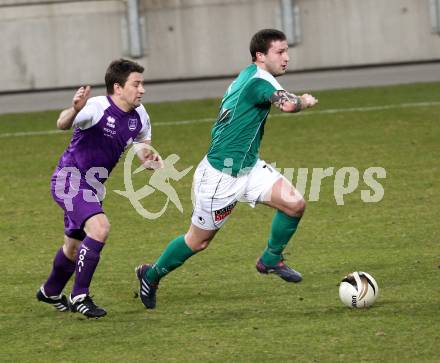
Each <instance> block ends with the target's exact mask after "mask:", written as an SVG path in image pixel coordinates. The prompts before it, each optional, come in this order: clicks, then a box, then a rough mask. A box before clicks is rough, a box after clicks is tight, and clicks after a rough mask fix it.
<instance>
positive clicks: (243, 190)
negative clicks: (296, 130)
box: [136, 29, 318, 309]
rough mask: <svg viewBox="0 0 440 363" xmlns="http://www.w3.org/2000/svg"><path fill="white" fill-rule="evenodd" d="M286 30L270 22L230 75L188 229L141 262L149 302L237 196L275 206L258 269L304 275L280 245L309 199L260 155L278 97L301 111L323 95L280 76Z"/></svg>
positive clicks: (294, 277)
mask: <svg viewBox="0 0 440 363" xmlns="http://www.w3.org/2000/svg"><path fill="white" fill-rule="evenodd" d="M287 51H288V45H287V41H286V36H285V35H284V33H282V32H280V31H278V30H275V29H264V30H261V31H259V32H258V33H256V34H255V35H254V36H253V37H252V40H251V43H250V53H251V56H252V62H253V63H252V64H250V65H249V66H247V67H246V68H245V69H243V70H242V71H241V72H240V74H239V75H238V77H237V78H236V79H235V80H234V81H233V82H232V83H231V85H230V86H229V88H228V90H227V91H226V93H225V95H224V97H223V100H222V102H221V105H220V112H219V114H218V116H217V120H216V122H215V124H214V127H213V129H212V132H211V144H210V147H209V151H208V153H207V155H206V156H205V157H204V159H203V160H202V161H201V162H200V164H199V165H198V167H197V169H196V171H195V174H194V183H193V188H194V197H195V201H194V211H193V215H192V218H191V225H190V227H189V230H188V232H187V233H186V234H185V235H181V236H178V237H177V238H175V239H173V240H172V241H171V242H170V243H169V244H168V246H167V247H166V249H165V250H164V251H163V253H162V255H161V256H160V257H159V259H158V260H157V261H156V262H155V263H154V264H152V265H149V264H144V265H140V266H138V267H137V268H136V275H137V277H138V279H139V282H140V297H141V300H142V303H143V304H144V305H145V307H146V308H148V309H153V308H154V307H155V306H156V290H157V287H158V284H159V281H160V279H161V278H163V277H164V276H165V275H167V274H168V273H170V272H171V271H173V270H174V269H176V268H177V267H179V266H181V265H182V264H183V263H184V262H185V261H186V260H187V259H188V258H190V257H191V256H192V255H194V254H195V253H197V252H199V251H202V250H204V249H205V248H207V247H208V245H209V242H210V241H211V240H212V239H213V238H214V236H215V234H216V233H217V231H218V230H219V229H220V227H221V226H222V225H223V224H224V223H225V221H226V220H227V219H228V218H229V215H230V214H231V213H232V210H233V209H234V207H235V205H236V204H237V202H245V203H249V204H250V205H251V206H252V207H254V206H255V204H256V203H261V204H264V205H267V206H269V207H272V208H274V209H275V210H276V211H275V215H274V217H273V221H272V227H271V231H270V236H269V239H268V243H267V247H266V249H265V250H264V251H263V253H262V255H261V257H260V258H259V259H258V261H257V265H256V268H257V270H258V272H260V273H263V274H267V273H274V274H276V275H278V276H280V277H281V278H282V279H283V280H285V281H288V282H300V281H301V280H302V276H301V274H300V273H299V272H297V271H295V270H294V269H292V268H290V267H289V266H287V265H286V264H285V263H284V261H283V255H282V252H283V250H284V249H285V247H286V245H287V243H288V242H289V240H290V239H291V237H292V235H293V234H294V233H295V231H296V229H297V226H298V223H299V221H300V219H301V217H302V215H303V213H304V209H305V202H304V199H303V197H302V196H301V195H300V193H299V192H298V191H297V190H296V189H295V187H294V186H293V185H292V184H291V183H290V181H288V180H287V179H286V178H284V177H283V176H282V175H281V174H280V173H279V172H278V171H276V170H275V169H273V168H272V167H271V166H270V165H267V164H266V163H265V162H264V161H263V160H260V159H259V148H260V143H261V139H262V137H263V133H264V126H265V124H266V120H267V116H268V114H269V111H270V108H271V106H272V105H274V106H275V107H277V108H279V109H280V110H281V111H283V112H299V111H301V110H304V109H306V108H309V107H313V106H314V105H315V104H316V103H317V102H318V101H317V100H316V99H315V98H314V97H313V96H311V95H309V94H303V95H302V96H296V95H294V94H292V93H289V92H288V91H286V90H284V89H283V87H281V85H280V84H279V83H278V82H277V80H276V79H275V77H277V76H281V75H283V74H284V73H285V72H286V70H287V65H288V61H289V55H288V52H287Z"/></svg>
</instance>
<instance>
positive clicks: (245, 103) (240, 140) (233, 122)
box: [207, 64, 283, 176]
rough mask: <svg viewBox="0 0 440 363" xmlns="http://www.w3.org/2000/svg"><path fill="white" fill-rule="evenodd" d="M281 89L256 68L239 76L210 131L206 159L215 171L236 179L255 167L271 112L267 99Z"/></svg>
mask: <svg viewBox="0 0 440 363" xmlns="http://www.w3.org/2000/svg"><path fill="white" fill-rule="evenodd" d="M282 89H283V88H282V87H281V85H280V84H279V83H278V82H277V81H276V80H275V78H274V77H273V76H272V75H271V74H270V73H269V72H267V71H265V70H263V69H261V68H259V67H257V66H256V65H255V64H250V65H249V66H248V67H246V68H245V69H243V70H242V71H241V72H240V74H239V75H238V77H237V78H236V79H235V80H234V81H233V82H232V83H231V85H230V86H229V88H228V90H227V91H226V93H225V95H224V96H223V100H222V102H221V105H220V112H219V114H218V116H217V120H216V122H215V124H214V127H213V128H212V131H211V144H210V147H209V151H208V154H207V157H208V161H209V163H210V164H211V165H212V166H213V167H214V168H216V169H217V170H220V171H224V170H227V172H228V173H230V174H231V175H233V176H237V175H238V174H239V173H240V171H241V170H243V169H247V168H249V169H250V168H251V167H253V166H254V165H255V163H256V162H257V160H258V157H259V149H260V143H261V139H262V137H263V134H264V125H265V123H266V119H267V116H268V115H269V112H270V106H271V102H270V97H271V96H272V94H273V93H274V92H275V91H277V90H282ZM244 171H245V170H243V172H244Z"/></svg>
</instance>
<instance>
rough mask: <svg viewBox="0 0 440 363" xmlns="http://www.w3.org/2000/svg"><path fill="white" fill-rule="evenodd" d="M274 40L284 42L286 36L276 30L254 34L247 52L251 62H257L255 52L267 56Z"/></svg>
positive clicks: (265, 30) (266, 30)
mask: <svg viewBox="0 0 440 363" xmlns="http://www.w3.org/2000/svg"><path fill="white" fill-rule="evenodd" d="M274 40H281V41H283V40H286V35H285V34H284V33H283V32H282V31H279V30H276V29H263V30H260V31H259V32H258V33H256V34H255V35H254V36H253V37H252V39H251V44H250V45H249V51H250V52H251V56H252V62H255V61H256V60H257V52H259V53H263V54H267V51H268V50H269V48H270V43H272V42H273V41H274Z"/></svg>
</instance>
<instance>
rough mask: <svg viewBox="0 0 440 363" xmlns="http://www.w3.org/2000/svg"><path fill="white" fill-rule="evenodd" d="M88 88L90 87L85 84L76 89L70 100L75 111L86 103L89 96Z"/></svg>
mask: <svg viewBox="0 0 440 363" xmlns="http://www.w3.org/2000/svg"><path fill="white" fill-rule="evenodd" d="M90 90H91V87H90V86H86V87H80V88H78V91H76V93H75V95H74V96H73V100H72V106H73V108H74V109H75V111H76V112H79V111H81V110H82V108H83V107H84V105H85V104H86V102H87V100H88V99H89V97H90Z"/></svg>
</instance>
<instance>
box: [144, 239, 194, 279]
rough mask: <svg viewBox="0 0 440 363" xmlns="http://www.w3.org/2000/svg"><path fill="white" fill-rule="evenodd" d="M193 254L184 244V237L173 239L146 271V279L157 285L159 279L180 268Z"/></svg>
mask: <svg viewBox="0 0 440 363" xmlns="http://www.w3.org/2000/svg"><path fill="white" fill-rule="evenodd" d="M194 253H195V252H193V250H191V248H189V246H188V245H187V244H186V242H185V236H183V235H182V236H179V237H177V238H176V239H173V240H172V241H171V242H170V243H168V246H167V247H166V248H165V251H163V253H162V255H161V256H160V257H159V258H158V259H157V261H156V262H155V263H154V264H153V266H152V268H150V269H149V270H148V271H147V274H146V278H147V280H148V282H150V283H152V284H158V283H159V281H160V279H161V278H162V277H164V276H165V275H166V274H168V273H170V272H171V271H173V270H174V269H176V268H177V267H179V266H181V265H182V264H183V263H184V262H185V261H186V260H187V259H188V258H190V257H191V256H192V255H194Z"/></svg>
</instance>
